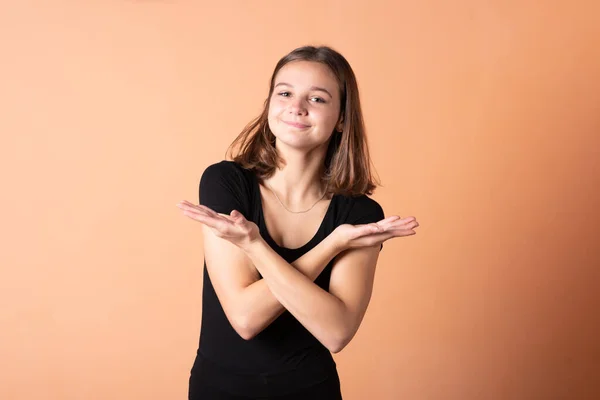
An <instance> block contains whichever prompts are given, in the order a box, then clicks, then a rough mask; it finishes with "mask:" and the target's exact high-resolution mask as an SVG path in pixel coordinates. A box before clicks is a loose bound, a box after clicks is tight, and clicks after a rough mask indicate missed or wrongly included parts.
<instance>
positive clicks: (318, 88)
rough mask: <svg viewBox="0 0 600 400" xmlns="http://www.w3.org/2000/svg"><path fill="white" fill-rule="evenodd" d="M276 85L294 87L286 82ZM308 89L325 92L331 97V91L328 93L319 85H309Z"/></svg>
mask: <svg viewBox="0 0 600 400" xmlns="http://www.w3.org/2000/svg"><path fill="white" fill-rule="evenodd" d="M277 86H289V87H294V86H293V85H290V84H289V83H286V82H279V83H278V84H277V85H275V87H277ZM310 90H315V91H317V92H325V93H327V94H328V95H329V97H331V98H333V96H332V95H331V93H329V90H327V89H325V88H322V87H319V86H311V87H310Z"/></svg>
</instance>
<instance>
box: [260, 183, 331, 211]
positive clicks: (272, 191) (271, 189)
mask: <svg viewBox="0 0 600 400" xmlns="http://www.w3.org/2000/svg"><path fill="white" fill-rule="evenodd" d="M265 183H266V184H267V187H268V188H269V190H270V191H271V193H273V194H274V195H275V198H276V199H277V201H278V202H279V204H281V206H282V207H283V208H285V209H286V210H287V211H288V212H291V213H292V214H304V213H307V212H309V211H310V210H312V209H313V208H314V206H316V205H317V203H318V202H320V201H321V200H323V198H324V197H325V195H326V194H327V191H326V190H325V191H323V195H322V196H321V198H320V199H319V200H317V201H316V202H315V204H313V205H312V206H311V207H310V208H309V209H308V210H305V211H292V210H290V209H289V208H287V207H286V206H285V204H283V202H282V201H281V200H280V199H279V196H277V193H275V191H274V190H273V188H272V187H271V185H269V183H268V182H267V181H265Z"/></svg>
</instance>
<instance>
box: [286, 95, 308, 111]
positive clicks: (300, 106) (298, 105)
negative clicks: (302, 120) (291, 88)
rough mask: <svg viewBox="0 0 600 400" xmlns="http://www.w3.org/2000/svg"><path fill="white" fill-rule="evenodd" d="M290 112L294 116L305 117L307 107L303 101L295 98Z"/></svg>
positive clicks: (290, 106) (291, 103) (290, 105)
mask: <svg viewBox="0 0 600 400" xmlns="http://www.w3.org/2000/svg"><path fill="white" fill-rule="evenodd" d="M288 111H289V113H290V114H293V115H305V114H306V106H305V105H304V102H303V101H302V99H299V98H295V99H293V100H292V101H291V102H290V104H289V109H288Z"/></svg>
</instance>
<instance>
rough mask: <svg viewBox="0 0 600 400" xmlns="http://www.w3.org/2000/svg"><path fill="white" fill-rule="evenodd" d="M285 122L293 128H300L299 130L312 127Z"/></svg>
mask: <svg viewBox="0 0 600 400" xmlns="http://www.w3.org/2000/svg"><path fill="white" fill-rule="evenodd" d="M283 122H284V123H285V124H286V125H289V126H293V127H294V128H298V129H306V128H308V127H310V125H305V124H301V123H300V122H288V121H283Z"/></svg>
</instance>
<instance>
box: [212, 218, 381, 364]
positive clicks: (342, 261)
mask: <svg viewBox="0 0 600 400" xmlns="http://www.w3.org/2000/svg"><path fill="white" fill-rule="evenodd" d="M203 232H204V249H205V258H206V268H207V270H208V273H209V275H210V277H211V282H212V284H213V286H214V288H215V292H216V293H217V296H218V297H219V300H220V301H221V304H222V305H223V310H224V311H225V314H226V315H227V318H228V319H229V322H230V323H231V325H232V326H233V328H234V329H235V330H236V331H237V332H238V333H239V335H240V336H241V337H243V338H244V339H251V338H253V337H254V336H255V335H257V334H258V333H259V332H261V331H262V330H263V329H265V328H266V327H267V326H269V325H270V324H271V323H272V322H273V321H274V320H275V319H277V317H279V316H280V315H281V314H282V313H283V312H284V311H285V310H286V309H287V310H288V311H289V312H290V313H291V314H292V315H293V316H294V317H295V318H296V319H297V320H298V321H299V322H300V323H301V324H302V325H304V327H305V328H306V329H307V330H308V331H309V332H311V333H312V334H313V336H315V337H316V338H317V339H318V340H319V341H320V342H321V343H323V345H325V346H326V347H327V348H328V349H329V350H330V351H332V352H334V353H335V352H338V351H340V350H341V349H342V348H343V347H344V346H345V344H346V343H347V342H349V340H350V338H351V337H352V336H353V335H354V333H355V331H356V329H358V324H359V323H360V321H361V320H362V317H363V315H364V313H365V311H366V306H367V304H368V302H369V298H370V293H371V287H372V280H373V275H374V271H375V262H376V260H377V256H378V254H379V248H378V247H377V246H376V247H375V248H374V249H356V250H353V251H349V252H346V253H345V254H344V255H343V256H341V257H338V259H336V261H335V263H334V268H333V270H332V272H331V278H330V284H329V290H330V293H328V292H326V291H324V290H323V289H321V288H320V287H319V286H318V285H317V284H315V283H314V282H313V281H314V280H315V279H316V278H317V277H318V276H319V274H320V273H321V272H322V271H323V270H324V269H325V267H326V266H327V264H328V263H329V262H330V261H331V260H332V259H333V258H334V257H336V256H337V255H338V254H339V253H340V251H341V249H340V248H339V247H337V246H336V244H335V242H334V240H333V237H332V236H331V235H330V236H328V237H327V238H326V239H325V240H323V241H321V243H319V244H318V245H317V246H315V247H314V248H313V249H312V250H310V251H309V252H307V253H306V254H304V255H303V256H302V257H300V258H299V259H297V260H296V261H294V262H293V263H292V264H288V263H287V262H286V261H285V260H284V259H283V258H281V256H279V255H278V254H277V253H276V252H275V251H273V250H272V249H271V248H270V247H269V246H268V245H267V244H266V243H265V242H264V240H262V239H259V241H257V242H255V243H254V244H252V245H251V246H250V247H249V248H248V249H247V250H246V251H244V250H242V249H241V248H239V247H238V246H236V245H234V244H232V243H230V242H229V241H227V240H225V239H221V238H219V237H217V236H216V235H215V234H214V233H213V232H212V231H211V229H210V228H208V227H206V226H203ZM365 253H366V254H365ZM359 262H361V263H362V264H363V265H356V268H355V271H349V268H348V265H349V264H352V266H354V265H355V264H358V263H359ZM344 266H346V267H344ZM259 271H260V274H261V275H262V276H263V279H260V277H259V274H258V272H259ZM344 286H346V287H344ZM336 294H337V295H338V296H340V297H336Z"/></svg>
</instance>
